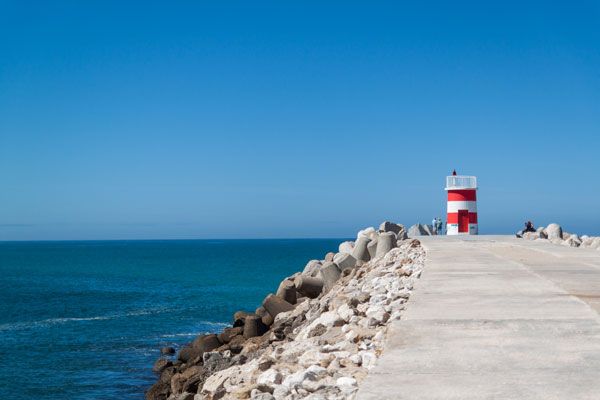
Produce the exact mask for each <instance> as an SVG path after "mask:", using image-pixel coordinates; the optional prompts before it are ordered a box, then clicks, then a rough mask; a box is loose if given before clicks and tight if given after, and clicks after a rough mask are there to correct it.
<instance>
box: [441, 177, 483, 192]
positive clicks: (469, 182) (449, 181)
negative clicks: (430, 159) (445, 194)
mask: <svg viewBox="0 0 600 400" xmlns="http://www.w3.org/2000/svg"><path fill="white" fill-rule="evenodd" d="M450 189H477V177H475V176H464V175H452V176H447V177H446V190H450Z"/></svg>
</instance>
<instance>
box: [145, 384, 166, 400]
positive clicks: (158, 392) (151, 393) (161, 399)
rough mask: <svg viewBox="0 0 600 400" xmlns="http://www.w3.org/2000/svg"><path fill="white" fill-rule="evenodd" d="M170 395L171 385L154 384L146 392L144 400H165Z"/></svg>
mask: <svg viewBox="0 0 600 400" xmlns="http://www.w3.org/2000/svg"><path fill="white" fill-rule="evenodd" d="M169 394H171V383H170V382H169V383H165V382H156V383H155V384H154V385H152V387H151V388H150V389H148V391H147V392H146V395H145V397H146V400H167V398H168V397H169Z"/></svg>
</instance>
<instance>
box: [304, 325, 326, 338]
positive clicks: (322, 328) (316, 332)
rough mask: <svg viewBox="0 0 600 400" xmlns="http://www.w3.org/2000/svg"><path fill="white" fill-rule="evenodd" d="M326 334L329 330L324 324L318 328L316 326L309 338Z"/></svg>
mask: <svg viewBox="0 0 600 400" xmlns="http://www.w3.org/2000/svg"><path fill="white" fill-rule="evenodd" d="M325 332H327V328H326V327H325V325H322V324H317V326H315V327H314V328H313V329H312V330H311V331H310V332H309V333H308V337H315V336H321V335H322V334H324V333H325Z"/></svg>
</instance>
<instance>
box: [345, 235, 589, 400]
mask: <svg viewBox="0 0 600 400" xmlns="http://www.w3.org/2000/svg"><path fill="white" fill-rule="evenodd" d="M420 239H421V240H422V243H423V245H424V246H425V248H426V250H427V263H426V265H425V269H424V272H423V276H422V278H421V280H420V281H419V282H418V283H417V285H416V289H415V292H414V293H413V294H412V296H411V298H410V300H409V302H408V303H407V307H406V311H405V314H404V317H403V319H402V320H400V321H395V322H394V323H393V324H392V326H391V327H390V330H389V331H388V336H387V340H386V346H385V350H384V353H383V355H382V357H381V358H380V359H379V360H378V363H377V365H376V367H375V368H374V369H373V370H372V371H371V372H370V373H369V375H368V376H367V378H366V379H365V381H363V382H362V384H361V385H360V389H359V392H358V397H357V398H358V399H359V400H370V399H373V400H375V399H377V400H382V399H411V400H421V399H427V400H430V399H444V400H449V399H461V400H466V399H503V400H504V399H540V400H551V399H570V400H575V399H590V400H592V399H593V400H598V399H600V316H599V314H600V251H598V250H590V249H578V248H569V247H564V246H560V245H555V244H550V243H543V242H536V241H528V240H522V239H516V238H512V237H508V236H467V237H465V236H462V237H459V236H454V237H447V236H446V237H444V236H441V237H423V238H420Z"/></svg>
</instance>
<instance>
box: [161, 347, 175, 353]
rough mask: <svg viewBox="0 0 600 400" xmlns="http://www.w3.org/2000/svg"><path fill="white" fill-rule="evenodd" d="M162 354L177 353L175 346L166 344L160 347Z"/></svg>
mask: <svg viewBox="0 0 600 400" xmlns="http://www.w3.org/2000/svg"><path fill="white" fill-rule="evenodd" d="M160 354H163V355H173V354H175V348H174V347H171V346H166V347H163V348H162V349H160Z"/></svg>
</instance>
